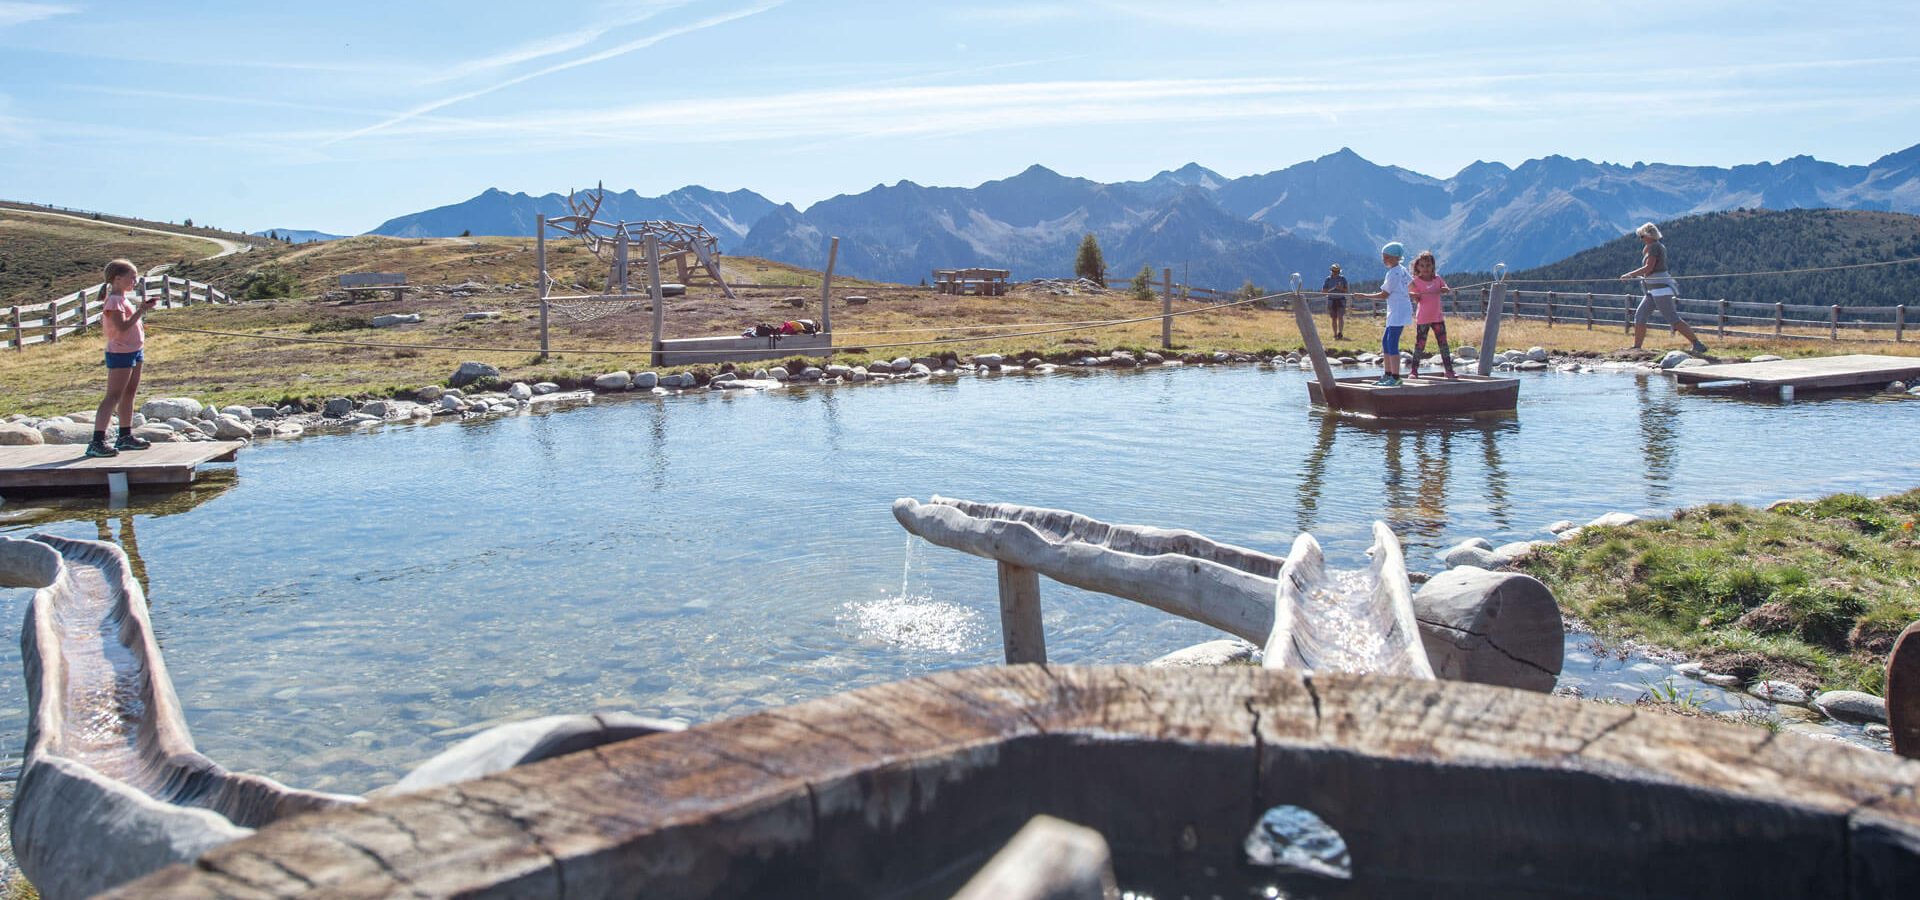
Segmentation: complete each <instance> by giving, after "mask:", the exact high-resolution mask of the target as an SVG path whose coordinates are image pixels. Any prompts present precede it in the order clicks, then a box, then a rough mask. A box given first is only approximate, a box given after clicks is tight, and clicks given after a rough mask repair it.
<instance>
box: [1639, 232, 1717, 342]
mask: <svg viewBox="0 0 1920 900" xmlns="http://www.w3.org/2000/svg"><path fill="white" fill-rule="evenodd" d="M1633 233H1634V234H1637V235H1639V236H1640V240H1641V242H1642V243H1643V244H1645V247H1643V248H1642V249H1641V252H1640V268H1638V269H1635V270H1633V271H1631V272H1628V273H1627V274H1625V275H1622V276H1620V277H1621V279H1623V280H1624V279H1628V278H1638V279H1640V288H1641V289H1642V290H1644V291H1646V296H1644V297H1641V298H1640V305H1639V306H1638V307H1636V308H1635V309H1634V311H1633V349H1635V350H1638V349H1640V344H1641V343H1642V342H1643V341H1645V340H1646V339H1647V320H1648V319H1649V318H1652V316H1653V309H1654V307H1656V306H1657V307H1659V308H1660V315H1662V316H1664V317H1666V320H1667V322H1668V324H1670V325H1672V326H1673V330H1675V331H1678V332H1680V336H1681V337H1683V338H1686V339H1687V340H1689V341H1692V342H1693V352H1694V353H1695V354H1696V355H1700V356H1704V355H1706V352H1707V345H1706V344H1703V343H1701V342H1700V336H1699V335H1696V334H1694V333H1693V328H1692V327H1690V326H1688V325H1687V322H1686V320H1685V319H1682V318H1680V310H1679V309H1678V308H1676V307H1675V306H1674V305H1673V301H1674V298H1676V297H1678V296H1680V283H1679V282H1677V281H1674V280H1673V275H1672V274H1671V273H1669V272H1668V271H1667V245H1666V244H1663V243H1660V226H1658V225H1655V224H1653V223H1652V222H1648V223H1647V224H1645V225H1642V226H1640V227H1639V228H1636V229H1634V232H1633Z"/></svg>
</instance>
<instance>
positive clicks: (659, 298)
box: [647, 232, 667, 366]
mask: <svg viewBox="0 0 1920 900" xmlns="http://www.w3.org/2000/svg"><path fill="white" fill-rule="evenodd" d="M647 294H648V295H649V296H651V297H652V299H653V365H656V366H664V365H666V364H667V363H666V359H667V354H665V353H664V352H662V351H663V350H665V349H666V346H665V345H664V344H662V343H661V340H660V338H661V332H662V331H664V330H665V327H666V324H667V318H666V316H667V297H666V294H664V293H662V292H661V290H660V236H659V235H657V234H653V233H651V232H649V233H648V234H647Z"/></svg>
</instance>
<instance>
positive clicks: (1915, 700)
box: [1887, 622, 1920, 759]
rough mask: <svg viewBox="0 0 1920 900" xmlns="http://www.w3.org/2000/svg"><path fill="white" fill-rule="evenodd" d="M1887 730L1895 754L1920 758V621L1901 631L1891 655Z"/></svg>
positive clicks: (1888, 668) (1889, 654)
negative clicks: (1889, 730)
mask: <svg viewBox="0 0 1920 900" xmlns="http://www.w3.org/2000/svg"><path fill="white" fill-rule="evenodd" d="M1887 727H1888V728H1890V729H1892V730H1893V752H1895V753H1898V754H1900V755H1901V756H1905V757H1909V758H1912V759H1920V622H1914V623H1913V624H1911V625H1908V626H1907V627H1906V629H1905V630H1904V631H1901V632H1900V637H1898V638H1896V639H1895V640H1894V642H1893V651H1892V652H1891V653H1888V654H1887Z"/></svg>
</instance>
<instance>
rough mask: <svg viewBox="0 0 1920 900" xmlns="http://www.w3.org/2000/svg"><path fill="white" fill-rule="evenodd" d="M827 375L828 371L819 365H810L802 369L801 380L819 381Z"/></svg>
mask: <svg viewBox="0 0 1920 900" xmlns="http://www.w3.org/2000/svg"><path fill="white" fill-rule="evenodd" d="M825 377H827V373H826V372H824V371H822V370H821V368H820V367H819V366H808V367H806V368H804V369H801V370H800V380H802V381H819V380H820V379H822V378H825Z"/></svg>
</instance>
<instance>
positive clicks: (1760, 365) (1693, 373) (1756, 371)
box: [1667, 353, 1920, 391]
mask: <svg viewBox="0 0 1920 900" xmlns="http://www.w3.org/2000/svg"><path fill="white" fill-rule="evenodd" d="M1667 371H1668V374H1670V375H1672V376H1673V377H1674V378H1676V379H1679V381H1680V383H1681V384H1701V383H1703V382H1711V381H1731V382H1738V383H1740V386H1742V387H1746V388H1748V389H1761V390H1768V391H1779V390H1781V389H1783V388H1787V389H1795V390H1802V391H1814V390H1832V389H1836V388H1857V387H1869V386H1881V385H1885V384H1886V383H1887V382H1889V381H1912V380H1913V379H1914V378H1916V377H1920V357H1914V356H1875V355H1871V354H1865V353H1860V354H1854V355H1851V356H1822V357H1817V358H1813V359H1782V360H1778V361H1775V362H1757V363H1726V364H1722V365H1716V366H1695V367H1693V368H1690V369H1669V370H1667Z"/></svg>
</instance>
